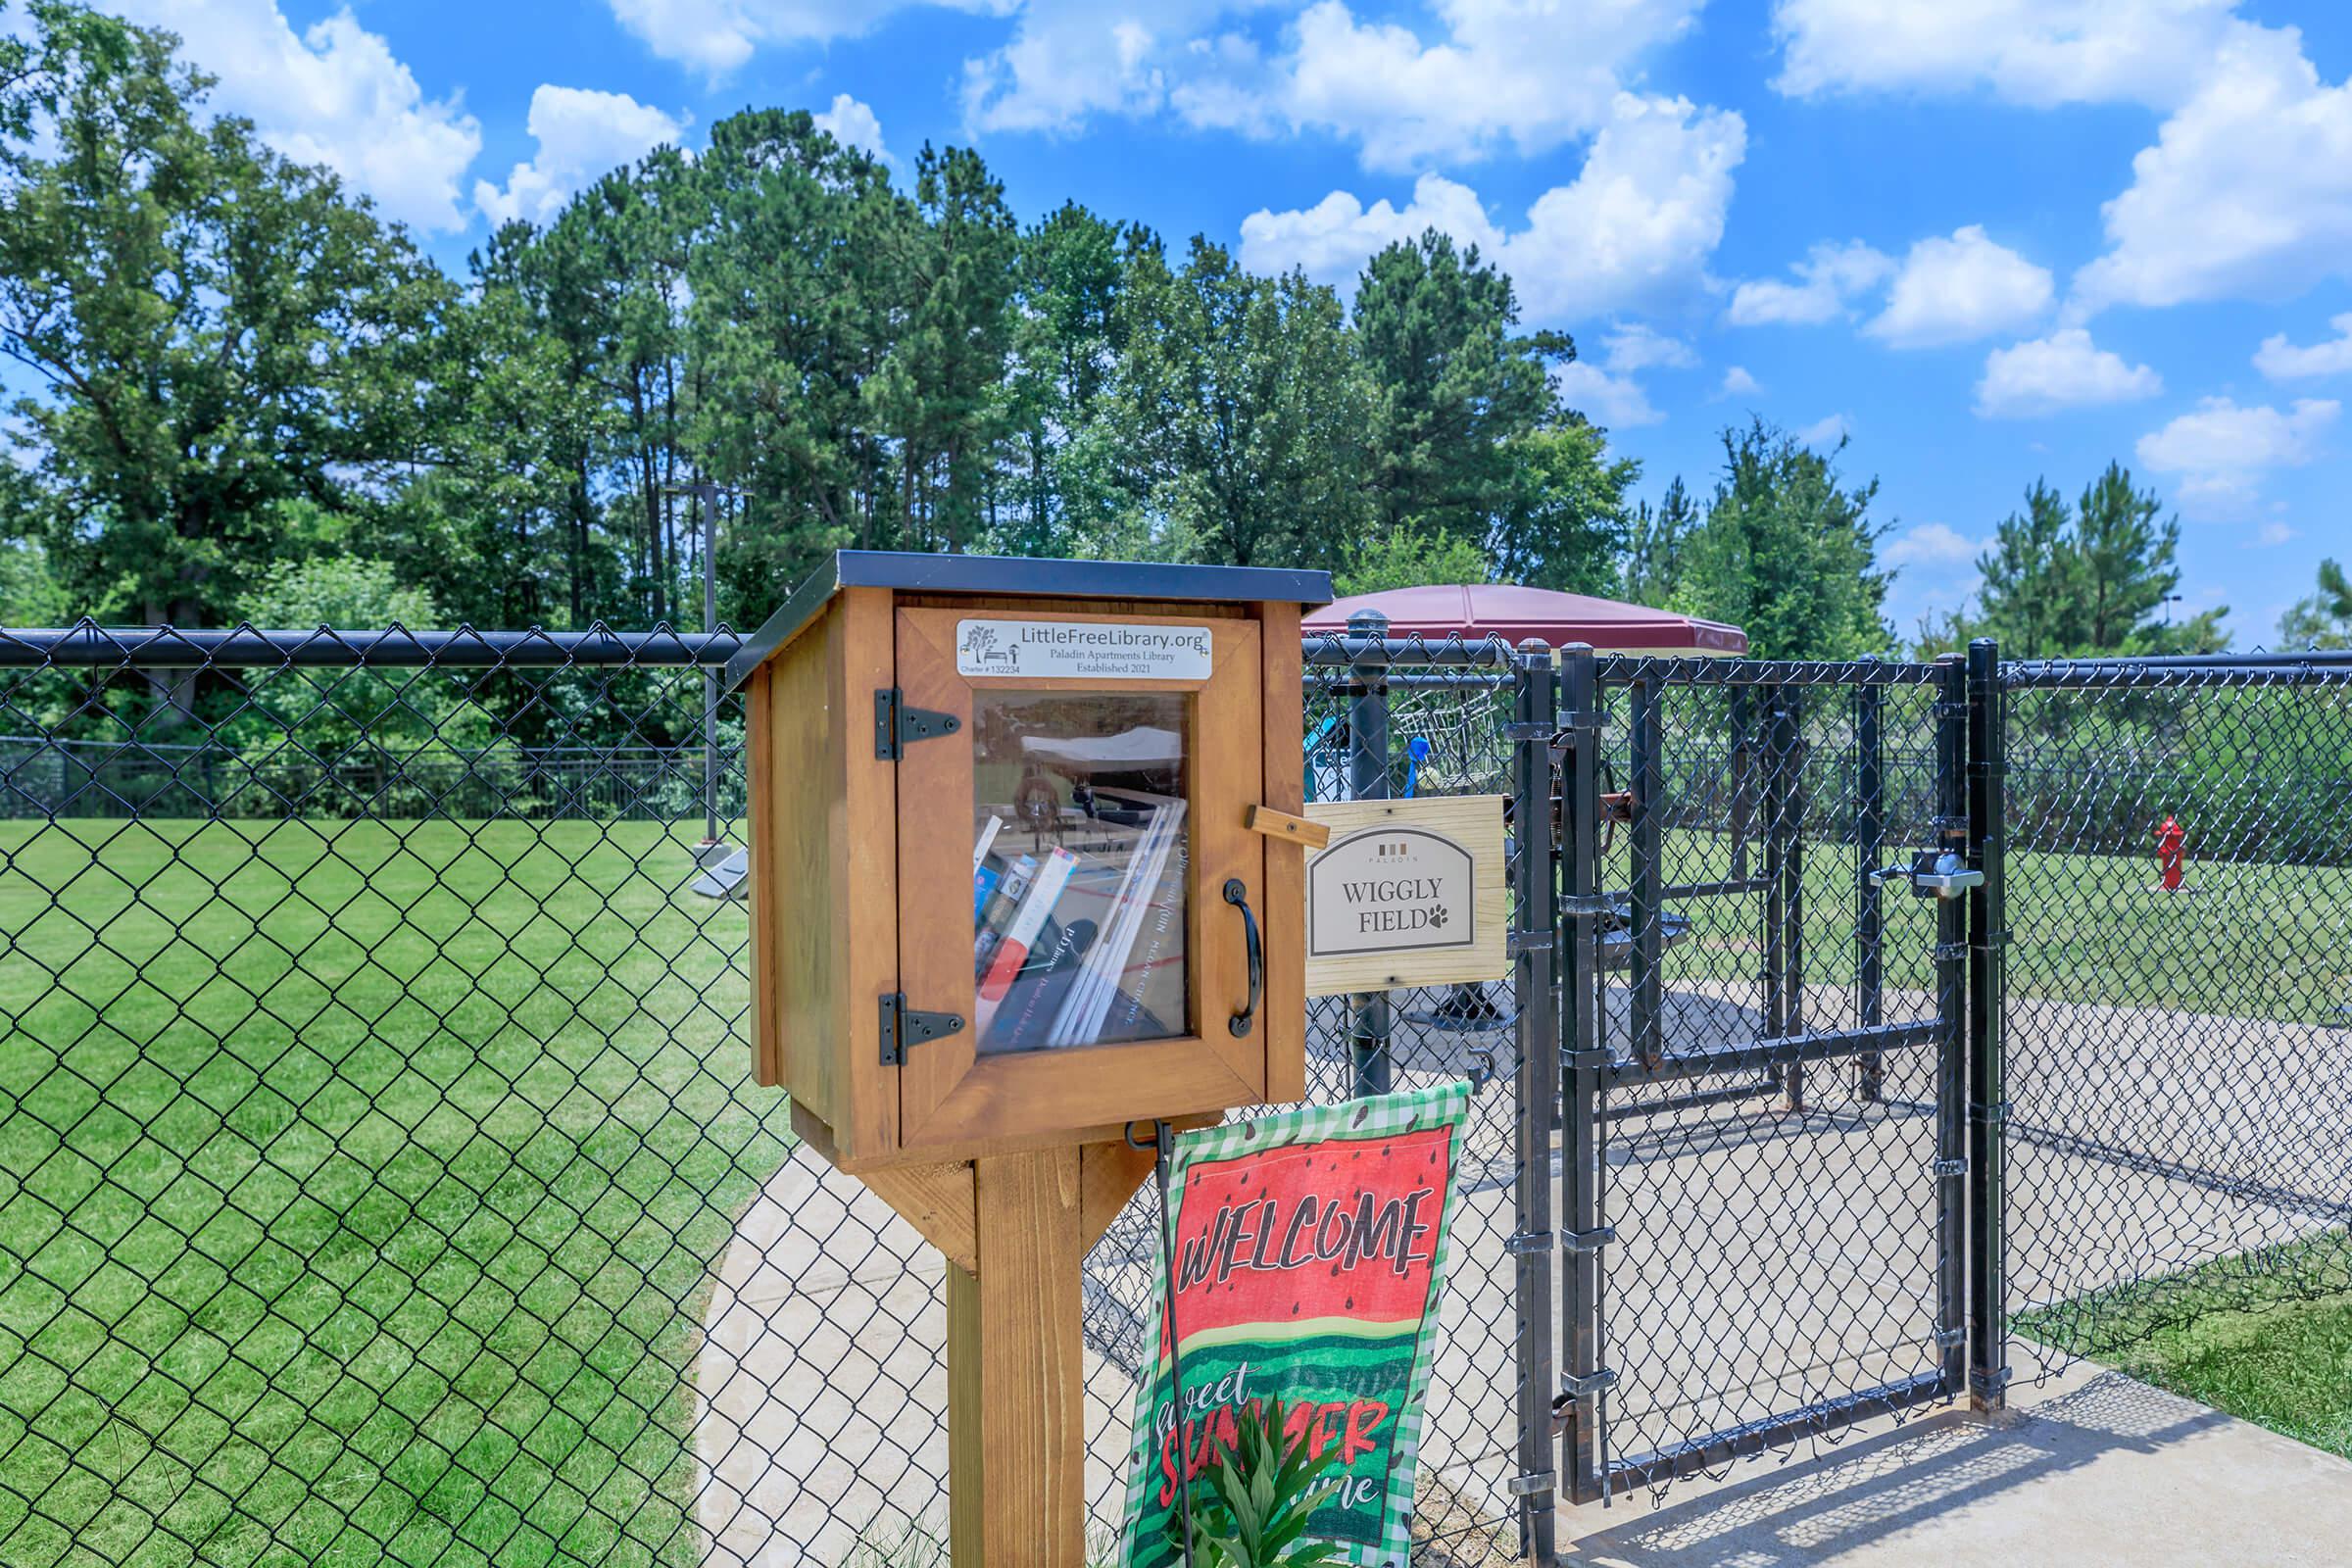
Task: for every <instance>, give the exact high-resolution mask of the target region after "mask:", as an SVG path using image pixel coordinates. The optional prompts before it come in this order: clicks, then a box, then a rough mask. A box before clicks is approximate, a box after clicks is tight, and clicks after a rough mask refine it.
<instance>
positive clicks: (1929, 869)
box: [1870, 850, 1985, 899]
mask: <svg viewBox="0 0 2352 1568" xmlns="http://www.w3.org/2000/svg"><path fill="white" fill-rule="evenodd" d="M1870 879H1871V881H1873V882H1879V883H1885V882H1896V881H1901V882H1908V883H1910V884H1911V891H1912V892H1913V893H1916V894H1918V895H1919V896H1920V897H1921V898H1923V899H1956V898H1958V897H1959V896H1960V895H1961V894H1963V893H1966V892H1967V891H1968V890H1969V889H1971V888H1980V887H1983V886H1984V885H1985V873H1984V872H1983V871H1980V870H1978V869H1977V868H1976V867H1974V866H1972V865H1970V864H1969V863H1968V862H1967V861H1966V860H1963V859H1962V858H1960V857H1959V855H1958V854H1956V853H1955V852H1953V851H1951V850H1922V851H1920V852H1919V853H1918V854H1917V855H1914V856H1913V857H1911V863H1910V864H1909V865H1890V866H1887V868H1886V869H1884V870H1879V871H1873V872H1871V873H1870Z"/></svg>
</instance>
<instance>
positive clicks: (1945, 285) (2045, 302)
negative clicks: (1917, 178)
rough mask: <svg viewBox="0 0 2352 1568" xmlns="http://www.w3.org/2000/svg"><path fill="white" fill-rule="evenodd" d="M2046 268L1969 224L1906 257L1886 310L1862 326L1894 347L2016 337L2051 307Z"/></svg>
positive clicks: (1922, 243) (1926, 242) (1916, 246)
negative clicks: (2001, 335)
mask: <svg viewBox="0 0 2352 1568" xmlns="http://www.w3.org/2000/svg"><path fill="white" fill-rule="evenodd" d="M2055 292H2056V289H2055V287H2054V285H2053V284H2052V282H2051V280H2050V274H2049V271H2048V270H2047V269H2045V268H2040V267H2036V266H2034V264H2033V263H2032V262H2029V261H2027V260H2026V259H2025V258H2024V257H2023V256H2020V255H2019V254H2018V253H2017V252H2015V251H2013V250H2011V249H2009V248H2008V247H2007V246H2005V245H2001V244H1998V243H1996V242H1995V241H1993V240H1992V239H1990V238H1988V237H1986V235H1985V230H1984V228H1983V227H1982V226H1981V225H1979V224H1975V223H1971V224H1969V225H1968V226H1966V227H1965V228H1959V229H1955V230H1953V232H1952V234H1951V237H1950V238H1948V239H1943V238H1934V239H1923V240H1920V241H1919V242H1918V243H1916V244H1914V245H1913V246H1912V247H1911V250H1910V254H1909V255H1907V256H1905V257H1904V258H1903V265H1902V270H1900V271H1898V272H1897V273H1895V277H1894V286H1893V287H1892V288H1891V289H1889V290H1888V291H1887V308H1886V309H1885V310H1883V311H1881V312H1880V313H1879V314H1878V315H1877V316H1876V317H1875V318H1873V319H1871V321H1870V324H1869V325H1868V326H1866V327H1864V328H1863V330H1864V331H1866V332H1868V333H1869V334H1870V335H1871V336H1873V337H1876V338H1879V339H1881V340H1883V341H1885V342H1887V343H1889V344H1891V345H1893V346H1894V347H1896V348H1926V347H1930V346H1933V345H1935V344H1939V343H1964V342H1967V341H1968V340H1969V339H1971V338H1979V337H1984V336H1985V335H1987V334H1989V333H1993V332H2006V331H2012V330H2014V329H2016V328H2018V327H2021V326H2024V325H2026V324H2028V323H2029V322H2031V321H2033V320H2034V319H2036V318H2038V317H2039V316H2040V315H2041V314H2042V313H2043V312H2044V311H2046V310H2048V309H2049V306H2050V300H2051V298H2052V297H2053V295H2054V294H2055Z"/></svg>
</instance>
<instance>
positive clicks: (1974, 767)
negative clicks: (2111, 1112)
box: [1968, 637, 2009, 1410]
mask: <svg viewBox="0 0 2352 1568" xmlns="http://www.w3.org/2000/svg"><path fill="white" fill-rule="evenodd" d="M2000 658H2001V656H2000V649H1999V647H1998V645H1997V644H1995V643H1994V641H1993V640H1992V639H1991V638H1989V637H1980V638H1978V639H1977V640H1976V641H1975V642H1972V643H1970V644H1969V645H1968V840H1969V842H1968V850H1969V862H1970V863H1971V864H1972V865H1974V866H1976V867H1977V868H1978V869H1980V870H1982V871H1983V872H1984V873H1985V880H1984V881H1983V882H1982V883H1981V884H1979V885H1978V887H1977V888H1976V890H1975V891H1974V892H1973V893H1971V894H1970V895H1969V905H1968V926H1969V938H1968V940H1969V954H1968V958H1969V965H1968V989H1969V1007H1968V1018H1969V1052H1968V1186H1969V1193H1968V1199H1969V1201H1968V1255H1969V1299H1968V1397H1969V1404H1970V1405H1971V1406H1972V1407H1973V1408H1975V1409H1978V1410H1997V1409H1999V1408H2001V1406H2002V1405H2003V1404H2004V1403H2006V1402H2007V1397H2008V1387H2009V1322H2008V1287H2009V1280H2008V1257H2007V1251H2006V1248H2005V1247H2004V1245H2003V1243H2004V1237H2005V1233H2006V1230H2007V1225H2008V1211H2007V1210H2008V1201H2009V1190H2008V1184H2007V1182H2006V1180H2005V1179H2004V1172H2003V1169H2002V1157H2003V1154H2004V1147H2003V1146H2004V1141H2005V1139H2006V1137H2007V1132H2006V1127H2005V1124H2006V1121H2007V1118H2008V1104H2007V1102H2006V1101H2004V1100H2003V1098H2002V1095H2003V1089H2002V1083H2001V1080H2002V1069H2003V1067H2004V1066H2005V1065H2006V1060H2005V1057H2006V1052H2007V1046H2008V1036H2007V1022H2008V1020H2007V1016H2006V1011H2005V1009H2006V1008H2007V1006H2008V961H2009V958H2008V944H2009V927H2008V906H2007V902H2006V894H2005V890H2004V888H2003V885H2002V884H2003V880H2004V878H2005V876H2006V873H2007V865H2006V857H2007V850H2008V823H2007V801H2006V800H2005V799H2004V795H2003V791H2004V788H2005V786H2004V783H2003V774H2004V773H2005V772H2006V771H2007V763H2008V745H2009V737H2008V727H2009V726H2008V706H2009V705H2008V694H2007V692H2006V691H2005V690H2004V688H2003V686H2002V684H2001V664H2000Z"/></svg>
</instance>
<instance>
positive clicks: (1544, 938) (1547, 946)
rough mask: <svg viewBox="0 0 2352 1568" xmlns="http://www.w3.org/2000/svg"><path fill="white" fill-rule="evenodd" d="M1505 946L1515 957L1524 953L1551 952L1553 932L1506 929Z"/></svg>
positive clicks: (1504, 935) (1504, 934)
mask: <svg viewBox="0 0 2352 1568" xmlns="http://www.w3.org/2000/svg"><path fill="white" fill-rule="evenodd" d="M1503 947H1504V949H1505V951H1506V952H1507V953H1508V954H1509V955H1510V956H1512V957H1514V958H1516V957H1517V956H1519V955H1521V954H1522V953H1549V952H1550V951H1551V933H1550V932H1549V931H1548V930H1544V931H1534V930H1530V931H1506V932H1504V933H1503Z"/></svg>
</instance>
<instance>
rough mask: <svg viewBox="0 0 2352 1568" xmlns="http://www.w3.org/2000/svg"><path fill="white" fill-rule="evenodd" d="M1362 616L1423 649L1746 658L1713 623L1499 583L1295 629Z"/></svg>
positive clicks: (1742, 646) (1308, 621)
mask: <svg viewBox="0 0 2352 1568" xmlns="http://www.w3.org/2000/svg"><path fill="white" fill-rule="evenodd" d="M1367 610H1376V611H1378V612H1380V613H1382V614H1384V615H1386V616H1388V617H1389V635H1390V636H1392V637H1421V638H1424V639H1426V640H1428V641H1431V642H1436V641H1438V640H1439V639H1441V638H1445V637H1452V636H1456V635H1459V636H1461V637H1463V638H1466V639H1469V640H1471V641H1476V640H1478V639H1480V638H1484V637H1489V636H1495V637H1500V638H1501V639H1502V640H1503V641H1504V642H1506V643H1509V644H1510V645H1511V646H1512V647H1514V648H1515V647H1517V646H1518V645H1519V644H1520V643H1522V642H1525V641H1526V640H1527V639H1528V638H1530V637H1533V638H1535V639H1536V640H1537V641H1539V642H1545V643H1549V644H1551V645H1552V646H1553V647H1554V648H1557V647H1559V646H1560V645H1561V644H1563V643H1591V644H1592V645H1593V647H1594V648H1595V649H1597V650H1599V651H1600V652H1602V653H1604V654H1696V655H1700V656H1702V657H1706V658H1714V659H1736V658H1738V657H1740V655H1742V654H1745V653H1746V652H1747V633H1745V632H1743V631H1741V630H1740V628H1739V627H1737V626H1727V625H1725V624H1724V623H1723V622H1721V621H1718V620H1702V619H1700V618H1699V617H1698V616H1696V615H1678V614H1676V613H1673V612H1672V611H1667V610H1646V609H1643V608H1642V606H1640V605H1628V604H1621V603H1620V602H1618V601H1617V600H1614V599H1595V598H1593V596H1592V595H1591V594H1563V593H1556V592H1554V591H1552V590H1551V589H1548V588H1522V587H1520V586H1519V585H1518V584H1516V583H1507V582H1474V583H1438V584H1431V585H1429V586H1427V587H1420V588H1391V589H1389V590H1388V591H1387V592H1386V593H1377V594H1357V595H1355V596H1354V597H1353V598H1350V599H1335V600H1333V601H1332V602H1331V603H1330V604H1328V605H1325V606H1324V607H1323V608H1322V609H1320V610H1318V611H1316V612H1314V613H1312V614H1310V615H1308V616H1307V617H1306V618H1305V620H1304V621H1303V622H1302V623H1301V628H1302V629H1303V630H1304V631H1306V632H1307V633H1308V634H1309V635H1314V634H1317V633H1330V634H1333V635H1338V634H1340V633H1343V632H1345V631H1346V630H1347V629H1348V616H1350V615H1359V614H1362V613H1364V612H1365V611H1367Z"/></svg>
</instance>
